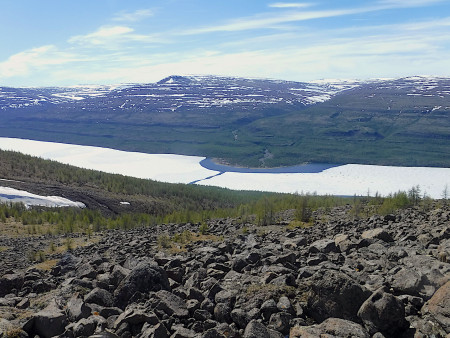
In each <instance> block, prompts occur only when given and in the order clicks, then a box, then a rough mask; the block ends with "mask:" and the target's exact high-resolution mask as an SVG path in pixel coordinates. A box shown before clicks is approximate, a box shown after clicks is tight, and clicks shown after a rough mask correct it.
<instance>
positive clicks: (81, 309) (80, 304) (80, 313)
mask: <svg viewBox="0 0 450 338" xmlns="http://www.w3.org/2000/svg"><path fill="white" fill-rule="evenodd" d="M66 313H67V316H68V318H69V320H70V321H71V322H77V321H79V320H80V319H82V318H87V317H89V316H90V315H91V309H90V308H89V307H88V306H86V304H85V303H84V301H83V300H82V299H81V298H78V297H77V296H73V297H72V298H70V299H69V301H68V302H67V306H66Z"/></svg>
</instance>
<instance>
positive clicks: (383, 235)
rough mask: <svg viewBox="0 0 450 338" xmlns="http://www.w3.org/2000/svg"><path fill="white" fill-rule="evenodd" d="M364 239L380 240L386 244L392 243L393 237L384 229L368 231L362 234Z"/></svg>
mask: <svg viewBox="0 0 450 338" xmlns="http://www.w3.org/2000/svg"><path fill="white" fill-rule="evenodd" d="M361 237H362V238H363V239H380V240H382V241H384V242H392V241H394V240H393V239H392V236H391V235H390V234H389V233H388V232H387V231H386V230H384V229H383V228H376V229H372V230H366V231H364V232H363V233H362V234H361Z"/></svg>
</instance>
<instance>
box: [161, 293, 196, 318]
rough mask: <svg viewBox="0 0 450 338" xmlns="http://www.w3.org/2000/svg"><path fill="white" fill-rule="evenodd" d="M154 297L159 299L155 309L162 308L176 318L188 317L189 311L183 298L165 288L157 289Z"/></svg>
mask: <svg viewBox="0 0 450 338" xmlns="http://www.w3.org/2000/svg"><path fill="white" fill-rule="evenodd" d="M156 297H157V298H158V299H159V303H158V305H157V309H159V310H163V311H164V312H165V313H167V314H168V315H169V316H174V317H178V318H187V317H189V311H188V309H187V306H186V303H185V301H184V300H183V299H181V298H180V297H178V296H177V295H174V294H173V293H170V292H168V291H165V290H161V291H158V292H157V293H156Z"/></svg>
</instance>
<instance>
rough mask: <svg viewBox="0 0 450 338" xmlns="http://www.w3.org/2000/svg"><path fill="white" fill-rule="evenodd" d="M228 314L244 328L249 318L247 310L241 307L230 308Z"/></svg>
mask: <svg viewBox="0 0 450 338" xmlns="http://www.w3.org/2000/svg"><path fill="white" fill-rule="evenodd" d="M230 316H231V319H232V320H233V322H234V323H236V325H237V326H238V327H239V328H241V329H245V327H246V326H247V324H248V323H249V322H250V320H251V319H250V316H249V315H248V312H247V311H244V310H242V309H234V310H232V311H231V313H230Z"/></svg>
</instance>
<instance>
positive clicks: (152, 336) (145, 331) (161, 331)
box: [139, 323, 170, 338]
mask: <svg viewBox="0 0 450 338" xmlns="http://www.w3.org/2000/svg"><path fill="white" fill-rule="evenodd" d="M169 336H170V334H169V331H167V329H166V327H165V326H164V325H163V324H161V323H159V324H156V325H155V326H152V327H145V325H144V327H143V328H142V333H141V335H140V336H139V337H140V338H169Z"/></svg>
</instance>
